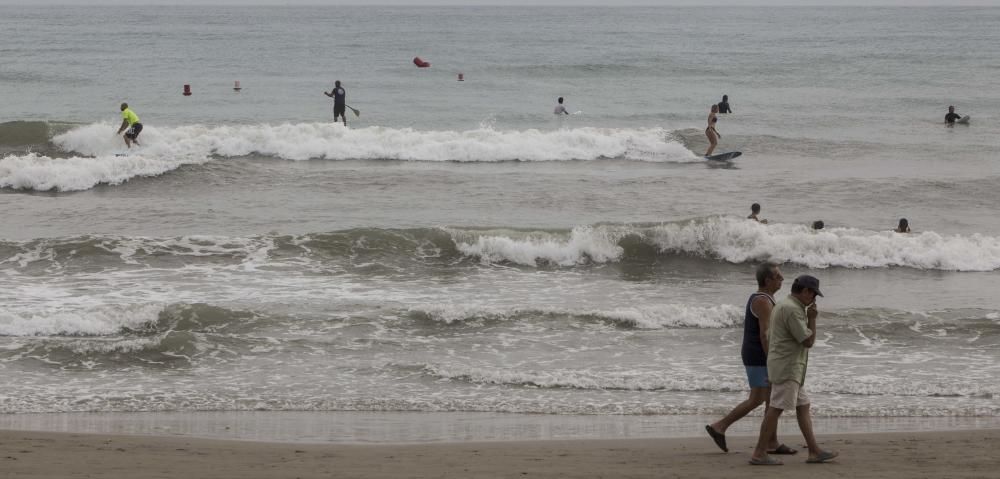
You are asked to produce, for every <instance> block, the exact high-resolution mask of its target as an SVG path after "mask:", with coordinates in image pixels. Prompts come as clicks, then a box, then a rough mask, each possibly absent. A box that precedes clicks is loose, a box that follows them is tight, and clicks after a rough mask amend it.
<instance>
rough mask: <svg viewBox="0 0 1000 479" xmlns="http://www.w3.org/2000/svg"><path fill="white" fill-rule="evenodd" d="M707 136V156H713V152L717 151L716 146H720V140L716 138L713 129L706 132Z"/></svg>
mask: <svg viewBox="0 0 1000 479" xmlns="http://www.w3.org/2000/svg"><path fill="white" fill-rule="evenodd" d="M705 136H707V137H708V143H709V145H708V151H706V152H705V156H711V155H712V152H713V151H715V146H716V145H718V144H719V140H718V139H717V138H716V137H715V132H714V131H712V130H711V129H707V130H705Z"/></svg>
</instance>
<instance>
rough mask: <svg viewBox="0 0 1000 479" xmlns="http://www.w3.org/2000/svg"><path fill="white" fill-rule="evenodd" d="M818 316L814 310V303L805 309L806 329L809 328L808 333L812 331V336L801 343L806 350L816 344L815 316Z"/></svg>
mask: <svg viewBox="0 0 1000 479" xmlns="http://www.w3.org/2000/svg"><path fill="white" fill-rule="evenodd" d="M818 315H819V311H817V310H816V303H813V304H810V305H809V307H807V308H806V319H808V321H807V322H806V327H808V328H809V331H812V335H811V336H809V337H808V338H806V340H805V341H802V345H803V346H805V347H807V348H811V347H813V345H814V344H816V316H818Z"/></svg>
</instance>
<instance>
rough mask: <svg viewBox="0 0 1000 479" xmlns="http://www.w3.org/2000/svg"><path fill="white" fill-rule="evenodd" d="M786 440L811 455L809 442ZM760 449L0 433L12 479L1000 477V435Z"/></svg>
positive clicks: (639, 442) (824, 438) (864, 438)
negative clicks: (766, 457) (764, 462)
mask: <svg viewBox="0 0 1000 479" xmlns="http://www.w3.org/2000/svg"><path fill="white" fill-rule="evenodd" d="M784 441H785V442H786V443H787V444H788V445H789V446H793V447H796V448H799V447H802V441H801V439H800V438H798V437H793V436H788V437H786V438H784ZM752 442H753V438H752V437H749V436H736V437H731V438H729V448H730V451H731V452H729V453H728V454H727V453H723V452H721V451H720V450H719V449H717V448H716V447H715V445H714V444H713V443H712V442H711V440H710V439H709V438H708V437H707V436H706V437H695V438H670V439H609V440H577V441H573V440H569V441H567V440H548V441H506V442H482V443H433V444H378V445H345V444H295V443H268V442H250V441H221V440H214V439H201V438H191V437H177V436H123V435H97V434H76V433H66V432H61V433H57V432H30V431H9V430H6V431H0V477H3V478H5V479H6V478H56V477H59V478H75V477H94V478H130V479H146V478H179V477H184V478H194V477H197V478H206V479H212V478H330V477H364V478H389V477H393V478H395V477H412V478H424V477H428V478H430V477H434V478H440V477H455V478H499V477H502V478H514V477H517V478H526V477H542V478H552V477H593V478H600V477H608V478H611V477H614V478H623V477H650V478H652V477H656V478H667V477H678V478H700V477H705V478H708V477H712V478H727V477H754V476H763V475H766V476H767V477H768V478H769V479H770V478H786V477H787V478H792V477H795V478H802V477H804V476H808V477H809V478H810V479H819V478H827V477H829V478H833V477H873V478H874V477H881V478H940V477H948V478H986V477H998V474H1000V454H997V452H996V449H995V447H996V444H998V443H1000V430H998V429H981V430H967V431H944V432H901V433H869V434H838V435H821V436H820V444H821V445H822V446H823V447H825V448H829V449H835V450H838V451H840V453H841V456H840V457H839V458H837V459H836V460H835V461H834V462H832V463H829V464H806V463H804V461H805V459H806V452H805V451H801V452H800V453H799V454H797V455H794V456H783V458H784V459H785V465H784V466H775V467H760V466H750V465H748V464H747V460H748V459H749V457H750V451H751V449H752Z"/></svg>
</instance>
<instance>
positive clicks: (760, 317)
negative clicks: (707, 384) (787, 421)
mask: <svg viewBox="0 0 1000 479" xmlns="http://www.w3.org/2000/svg"><path fill="white" fill-rule="evenodd" d="M755 275H756V277H757V292H755V293H753V294H751V295H750V298H749V299H747V307H746V312H745V313H744V315H743V347H742V349H741V350H740V356H741V357H742V358H743V366H744V367H745V368H746V371H747V381H749V382H750V397H749V398H747V400H746V401H743V402H741V403H739V404H738V405H737V406H736V407H735V408H733V410H732V411H730V412H729V414H726V417H724V418H722V419H720V420H719V421H717V422H715V423H713V424H709V425H707V426H705V430H706V431H708V435H709V436H711V437H712V440H714V441H715V444H716V445H717V446H719V449H722V450H723V451H726V452H729V448H728V447H727V446H726V429H729V426H731V425H732V424H733V423H734V422H736V421H739V420H740V419H742V418H743V416H746V415H747V414H749V413H750V411H753V410H754V409H757V407H758V406H760V405H761V404H764V403H766V402H767V401H768V399H769V397H770V394H771V385H770V383H768V382H767V331H768V321H769V320H770V318H771V308H772V307H774V293H777V292H778V290H780V289H781V281H782V280H784V279H785V278H784V277H783V276H782V275H781V270H780V269H778V265H776V264H774V263H763V264H761V265H758V266H757V269H756V271H755ZM767 452H768V454H795V453H796V452H798V451H796V450H795V449H792V448H790V447H788V446H786V445H784V444H779V443H778V435H777V433H775V434H773V435H772V436H771V437H770V438H769V439H768V451H767Z"/></svg>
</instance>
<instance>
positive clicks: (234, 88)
mask: <svg viewBox="0 0 1000 479" xmlns="http://www.w3.org/2000/svg"><path fill="white" fill-rule="evenodd" d="M242 89H243V88H241V87H240V81H239V80H236V84H234V85H233V90H235V91H240V90H242Z"/></svg>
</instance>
